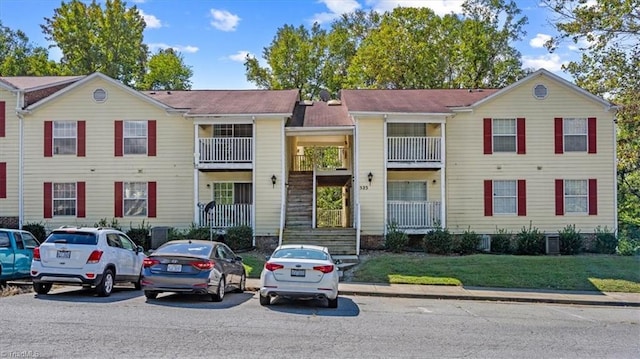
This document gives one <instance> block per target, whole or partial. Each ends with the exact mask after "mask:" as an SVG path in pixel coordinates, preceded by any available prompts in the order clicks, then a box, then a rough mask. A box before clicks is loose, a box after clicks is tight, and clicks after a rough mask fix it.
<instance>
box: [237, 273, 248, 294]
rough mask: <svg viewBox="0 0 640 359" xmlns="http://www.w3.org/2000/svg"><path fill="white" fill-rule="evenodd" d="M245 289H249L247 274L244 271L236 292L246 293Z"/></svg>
mask: <svg viewBox="0 0 640 359" xmlns="http://www.w3.org/2000/svg"><path fill="white" fill-rule="evenodd" d="M245 290H247V275H246V274H245V273H244V272H243V273H242V276H241V277H240V284H239V285H238V289H236V293H244V291H245Z"/></svg>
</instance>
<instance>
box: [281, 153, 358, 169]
mask: <svg viewBox="0 0 640 359" xmlns="http://www.w3.org/2000/svg"><path fill="white" fill-rule="evenodd" d="M292 164H293V166H292V170H293V171H313V170H314V169H315V170H317V171H320V172H331V171H336V170H347V169H348V168H349V149H348V148H345V147H332V148H329V147H327V148H317V149H315V150H314V151H312V152H311V153H307V154H298V155H294V156H293V163H292Z"/></svg>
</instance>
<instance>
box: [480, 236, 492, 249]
mask: <svg viewBox="0 0 640 359" xmlns="http://www.w3.org/2000/svg"><path fill="white" fill-rule="evenodd" d="M478 250H479V251H483V252H491V237H490V236H489V235H488V234H483V235H482V236H481V237H480V244H479V245H478Z"/></svg>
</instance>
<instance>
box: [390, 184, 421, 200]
mask: <svg viewBox="0 0 640 359" xmlns="http://www.w3.org/2000/svg"><path fill="white" fill-rule="evenodd" d="M403 183H404V184H421V185H423V186H424V198H417V196H415V194H416V193H417V192H414V191H410V192H409V194H411V197H412V198H411V199H392V197H394V196H393V195H392V191H393V190H394V189H393V188H392V187H393V186H395V184H403ZM401 190H402V189H401ZM403 193H406V191H403ZM428 199H429V186H428V183H427V181H389V183H388V184H387V201H402V202H427V201H428Z"/></svg>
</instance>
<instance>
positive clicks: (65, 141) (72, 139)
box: [52, 121, 78, 155]
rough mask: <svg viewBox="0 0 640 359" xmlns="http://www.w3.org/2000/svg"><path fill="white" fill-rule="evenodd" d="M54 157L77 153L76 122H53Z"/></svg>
mask: <svg viewBox="0 0 640 359" xmlns="http://www.w3.org/2000/svg"><path fill="white" fill-rule="evenodd" d="M52 137H53V140H52V145H53V154H54V155H76V154H77V152H78V122H76V121H53V130H52Z"/></svg>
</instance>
